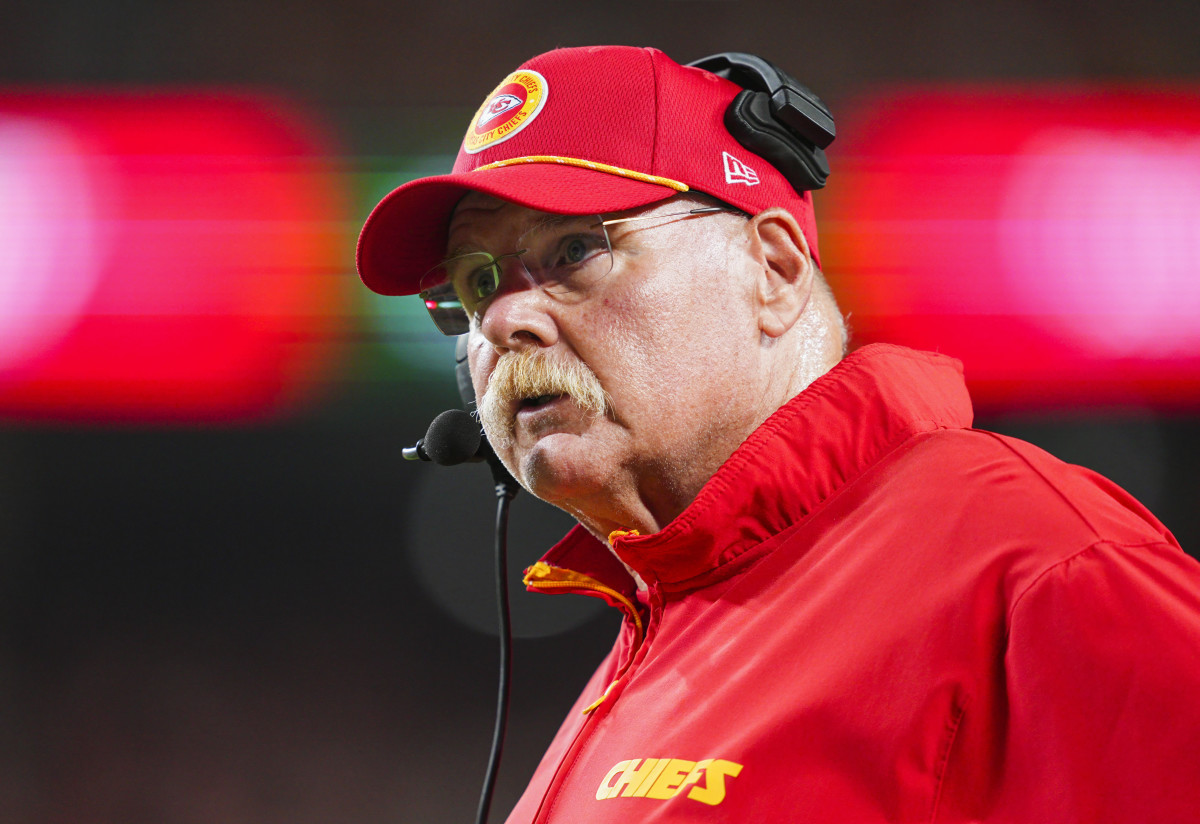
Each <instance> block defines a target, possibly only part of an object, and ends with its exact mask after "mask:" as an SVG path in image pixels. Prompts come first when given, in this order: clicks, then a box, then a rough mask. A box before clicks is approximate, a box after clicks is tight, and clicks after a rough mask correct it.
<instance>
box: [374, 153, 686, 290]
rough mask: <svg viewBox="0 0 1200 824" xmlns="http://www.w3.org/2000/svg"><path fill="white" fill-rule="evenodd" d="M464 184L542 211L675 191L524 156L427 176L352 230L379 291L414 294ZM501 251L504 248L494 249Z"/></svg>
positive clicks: (606, 205)
mask: <svg viewBox="0 0 1200 824" xmlns="http://www.w3.org/2000/svg"><path fill="white" fill-rule="evenodd" d="M468 192H483V193H484V194H489V195H492V196H494V197H498V198H501V199H503V200H508V201H511V202H513V203H516V204H519V205H521V206H527V207H529V208H531V209H537V210H538V211H542V212H553V213H557V214H568V215H590V214H604V213H608V212H619V211H622V210H624V209H632V208H634V207H637V206H644V205H646V204H648V203H654V202H656V201H659V200H663V199H665V198H668V197H671V196H672V195H675V194H678V192H677V191H676V190H674V189H671V188H669V187H667V186H659V185H657V184H654V183H644V182H642V181H640V180H633V179H631V178H626V177H621V176H619V175H616V174H611V173H608V172H600V171H595V170H593V169H586V168H582V167H579V166H568V165H562V164H558V163H552V162H551V163H522V164H518V165H512V166H501V167H498V168H495V169H484V170H479V171H473V172H460V173H458V174H449V175H441V176H438V177H426V178H422V179H420V180H414V181H412V182H411V183H406V184H404V185H403V186H401V187H400V188H398V189H396V190H394V191H393V192H391V193H390V194H389V195H388V196H387V197H385V198H384V199H383V200H381V201H380V202H379V205H378V206H376V207H375V209H374V210H373V211H372V212H371V214H370V216H369V217H368V218H367V222H366V223H365V224H364V225H363V229H362V233H361V234H360V235H359V237H358V254H357V260H358V273H359V276H360V277H361V278H362V281H363V283H365V284H366V285H367V287H368V288H369V289H371V291H373V292H378V293H379V294H381V295H413V294H416V293H417V292H418V291H419V288H418V285H419V283H420V280H421V276H422V275H424V274H425V273H426V272H428V271H429V270H430V269H432V268H433V267H434V266H436V265H437V264H438V263H439V262H440V261H441V260H442V259H443V257H444V256H445V254H446V240H447V234H448V232H449V226H450V216H451V215H452V214H453V212H454V207H455V206H456V205H457V204H458V201H459V200H461V199H462V198H463V196H464V195H466V194H467V193H468ZM500 251H502V250H500Z"/></svg>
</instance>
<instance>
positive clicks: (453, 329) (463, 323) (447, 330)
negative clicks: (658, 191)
mask: <svg viewBox="0 0 1200 824" xmlns="http://www.w3.org/2000/svg"><path fill="white" fill-rule="evenodd" d="M720 213H728V214H740V215H743V216H746V213H745V212H743V211H742V210H741V209H738V208H736V207H734V206H728V205H721V206H698V207H696V208H694V209H687V210H684V211H680V212H668V213H667V214H657V215H634V216H632V217H614V218H608V219H607V220H606V219H605V218H604V215H603V214H599V215H596V217H598V218H600V223H599V224H598V225H599V226H600V228H602V229H603V230H604V242H605V244H606V246H607V248H608V255H609V258H610V263H611V265H614V266H615V265H616V259H615V258H614V257H613V244H612V238H611V237H610V236H609V234H608V227H609V226H612V225H615V224H617V223H632V222H635V221H639V220H654V219H656V218H668V217H693V216H703V215H710V214H720ZM535 228H536V227H535ZM652 228H653V227H652ZM528 251H529V249H528V248H525V249H521V250H519V251H516V252H507V253H505V254H503V255H493V254H492V253H491V252H486V251H482V250H481V251H478V252H467V253H464V254H463V255H455V256H453V257H451V258H447V259H446V260H443V261H442V262H441V263H439V264H438V265H437V266H434V267H433V268H432V269H430V270H429V271H428V272H426V273H425V275H422V280H424V278H425V277H427V276H428V275H429V274H430V273H432V272H435V271H437V270H438V269H440V268H442V267H444V266H445V265H446V264H448V263H450V262H451V261H453V260H456V259H458V258H460V257H465V256H467V255H479V254H482V255H486V256H487V257H489V258H491V262H490V263H485V264H482V265H481V266H480V267H478V268H479V269H486V268H493V269H495V271H494V273H493V274H494V276H495V277H496V282H497V287H496V291H499V285H498V284H499V282H500V277H501V274H502V272H501V270H500V262H501V261H503V260H505V259H506V258H516V259H517V260H518V261H519V262H520V264H521V268H522V269H524V270H525V274H526V275H527V276H528V277H530V278H533V275H532V273H531V272H530V271H529V267H528V265H526V263H525V261H524V259H523V258H522V257H521V256H522V255H524V254H525V253H527V252H528ZM476 271H478V270H476ZM611 271H612V270H611V269H610V270H609V273H611ZM605 277H607V274H606V275H605ZM535 282H536V280H535ZM443 285H445V284H444V283H439V284H437V285H436V286H433V287H430V288H428V289H423V290H421V292H419V293H418V296H419V297H420V298H421V301H422V302H423V303H424V304H425V308H426V310H427V311H428V312H429V316H430V319H431V320H433V324H434V326H436V327H437V329H438V331H439V332H441V333H442V334H443V335H447V336H457V335H463V334H466V333H468V332H470V331H471V323H472V320H473V319H474V317H476V316H477V315H472V314H468V313H467V310H466V307H465V306H463V305H462V303H461V301H462V299H461V297H460V298H459V303H460V306H459V308H460V311H461V318H460V317H459V315H455V314H449V316H448V317H444V319H443V321H439V320H438V315H437V314H436V313H437V312H438V311H439V309H438V308H437V307H438V306H440V305H441V301H437V302H436V303H435V301H433V300H431V299H430V294H431V292H432V291H433V290H434V289H436V288H439V287H441V286H443ZM494 294H495V292H493V293H492V294H491V295H488V298H491V297H492V295H494ZM442 311H443V314H444V315H445V310H442ZM452 321H453V322H456V323H455V325H453V326H448V325H447V324H448V322H452Z"/></svg>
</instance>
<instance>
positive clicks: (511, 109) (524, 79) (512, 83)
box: [463, 69, 547, 154]
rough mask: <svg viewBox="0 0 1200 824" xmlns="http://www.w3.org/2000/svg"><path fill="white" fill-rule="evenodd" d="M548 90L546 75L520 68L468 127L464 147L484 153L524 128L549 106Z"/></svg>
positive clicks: (468, 150)
mask: <svg viewBox="0 0 1200 824" xmlns="http://www.w3.org/2000/svg"><path fill="white" fill-rule="evenodd" d="M546 92H547V86H546V78H544V77H542V76H541V75H540V74H538V73H537V72H535V71H530V70H529V69H520V70H518V71H515V72H513V73H512V74H510V75H509V76H508V77H506V78H504V80H502V81H501V82H500V85H499V86H497V87H496V89H495V91H493V92H492V93H491V94H490V95H488V97H487V100H485V101H484V103H483V105H482V106H480V107H479V111H477V112H476V113H475V118H474V119H473V120H472V121H471V125H470V126H469V127H467V136H466V137H465V138H463V150H464V151H466V152H467V154H475V153H476V152H481V151H483V150H484V149H486V148H487V147H488V146H495V145H496V144H497V143H503V142H504V141H505V140H508V139H509V138H510V137H512V136H513V135H515V134H516V133H517V132H519V131H521V129H524V128H525V127H526V126H528V125H529V124H530V123H531V122H532V121H533V119H534V118H535V117H537V115H538V112H540V111H541V110H542V106H543V105H545V103H546Z"/></svg>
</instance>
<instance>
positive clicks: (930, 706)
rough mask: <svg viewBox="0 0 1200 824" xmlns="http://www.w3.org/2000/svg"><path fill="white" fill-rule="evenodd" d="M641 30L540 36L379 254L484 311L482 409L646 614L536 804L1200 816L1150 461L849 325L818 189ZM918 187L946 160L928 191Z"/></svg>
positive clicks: (613, 581)
mask: <svg viewBox="0 0 1200 824" xmlns="http://www.w3.org/2000/svg"><path fill="white" fill-rule="evenodd" d="M738 92H739V89H738V87H737V86H735V85H734V84H733V83H731V82H729V81H727V80H724V79H721V78H718V77H716V76H714V75H712V74H709V73H707V72H704V71H702V70H700V69H693V68H686V67H681V66H679V65H678V64H676V63H674V62H673V61H671V60H670V59H669V58H667V57H666V56H665V55H663V54H662V53H660V52H657V51H654V50H649V49H632V48H623V47H603V48H591V49H565V50H559V51H555V52H550V53H548V54H545V55H541V56H539V57H537V58H534V59H533V60H531V61H529V62H528V63H526V64H525V65H524V66H523V67H522V68H521V69H519V70H518V71H517V72H515V73H514V74H513V75H510V76H509V77H508V78H506V79H505V81H504V82H502V83H501V84H500V86H499V87H497V89H496V91H495V92H493V94H492V95H490V96H489V97H488V99H487V100H486V101H485V103H484V105H483V107H481V109H480V111H479V113H478V114H477V115H476V117H475V119H474V121H473V122H472V124H471V126H470V127H469V129H468V132H467V137H466V138H465V140H464V144H463V150H462V152H461V153H460V154H459V158H458V161H457V162H456V164H455V169H454V173H453V174H451V175H448V176H444V177H440V178H429V179H425V180H419V181H415V182H413V183H410V184H407V185H406V186H403V187H401V188H400V189H398V190H396V191H395V192H393V193H392V194H391V195H389V196H388V197H387V198H385V199H384V201H383V202H382V203H381V204H380V205H379V206H378V207H377V208H376V210H375V211H374V212H373V213H372V215H371V217H370V218H369V219H368V221H367V224H366V226H365V227H364V229H363V234H362V238H361V240H360V246H359V269H360V272H361V274H362V277H363V279H364V281H365V282H366V283H367V285H368V286H370V287H371V288H372V289H374V290H376V291H378V292H381V293H384V294H412V293H417V292H421V293H422V294H423V295H424V296H425V300H426V304H427V306H429V308H430V311H431V313H432V314H433V316H434V319H435V321H437V322H438V323H439V325H440V326H442V328H443V329H444V330H445V331H448V332H452V333H455V332H460V331H462V332H466V333H467V334H469V353H470V365H471V376H472V380H473V382H474V386H475V390H476V392H477V394H478V396H479V397H480V398H481V401H480V414H481V418H482V421H483V424H484V429H485V431H486V433H487V435H488V438H489V440H491V442H492V443H493V445H494V446H495V448H496V450H497V452H498V454H499V455H500V457H501V458H502V460H503V461H504V463H505V465H506V466H508V467H509V469H510V470H511V471H512V472H513V474H514V475H515V477H516V478H517V479H518V480H519V481H520V482H521V483H522V484H523V485H524V486H525V487H526V488H528V489H529V490H530V491H532V492H533V493H534V494H536V495H538V496H539V497H541V498H543V499H545V500H547V501H550V502H552V503H554V504H556V505H558V506H560V507H562V508H563V509H565V510H566V511H568V512H570V513H571V514H572V515H573V516H575V517H576V518H577V519H578V521H579V523H580V525H581V526H580V527H579V528H577V529H576V530H574V531H573V532H572V533H571V534H569V535H568V536H567V537H566V538H565V539H564V540H563V541H562V542H561V543H559V544H558V545H557V546H556V547H554V548H553V549H552V550H551V551H550V552H549V554H548V555H547V556H546V557H545V558H544V559H543V560H542V561H541V562H539V563H538V564H536V565H534V566H533V567H532V568H531V569H530V570H529V571H528V573H527V578H526V583H527V585H528V587H529V588H530V589H531V590H535V591H546V592H553V593H564V592H579V593H584V594H589V595H595V596H599V597H602V598H604V599H605V600H607V601H608V602H609V603H611V604H612V605H614V606H615V607H617V608H619V609H621V610H622V611H623V612H624V613H625V616H626V620H625V623H624V625H623V629H622V632H621V634H620V636H619V637H618V639H617V642H616V645H615V646H614V648H613V650H612V652H611V654H610V655H609V656H608V658H607V659H606V660H605V661H604V662H603V663H602V664H601V665H600V667H599V669H598V670H597V672H596V674H595V676H594V677H593V679H592V680H591V682H590V683H589V684H588V686H587V687H586V688H585V689H584V691H583V694H582V695H581V696H580V698H579V701H578V704H577V706H576V707H575V709H573V710H572V711H571V713H570V714H569V715H568V717H567V719H566V720H565V721H564V722H563V725H562V728H561V730H560V732H559V734H558V736H557V737H556V738H555V740H554V742H553V743H552V744H551V746H550V749H549V751H548V752H547V753H546V755H545V757H544V759H543V761H542V763H541V765H540V766H539V768H538V770H537V772H536V774H535V775H534V777H533V779H532V781H531V783H530V785H529V788H528V789H527V790H526V792H525V794H524V796H523V797H522V799H521V801H520V802H519V804H518V805H517V808H516V809H515V810H514V811H513V813H512V817H511V818H510V821H514V822H527V821H539V822H542V821H563V822H568V821H569V822H617V821H621V822H629V821H692V820H695V821H810V820H811V821H854V822H857V821H977V820H988V821H1135V820H1136V821H1155V822H1161V821H1184V820H1194V816H1195V811H1196V810H1197V809H1200V781H1198V780H1197V777H1198V776H1200V701H1197V698H1196V696H1197V695H1200V689H1198V688H1200V572H1198V565H1197V564H1196V563H1195V562H1194V561H1193V560H1191V559H1190V558H1189V557H1187V556H1186V555H1185V554H1184V553H1183V552H1182V551H1181V550H1180V548H1179V547H1178V545H1177V544H1176V542H1175V540H1174V538H1173V537H1172V536H1171V534H1170V533H1169V532H1168V531H1167V530H1166V528H1165V527H1163V526H1162V525H1161V524H1160V523H1158V521H1156V520H1155V519H1154V517H1153V516H1152V515H1150V513H1148V512H1147V511H1146V510H1145V509H1144V508H1142V507H1141V506H1140V505H1139V504H1138V503H1137V502H1136V501H1134V500H1133V499H1131V498H1130V497H1129V496H1128V495H1127V494H1125V493H1124V492H1123V491H1121V490H1120V489H1118V488H1116V487H1115V486H1114V485H1112V484H1111V483H1109V482H1107V481H1105V480H1104V479H1102V478H1099V477H1098V476H1096V475H1094V474H1092V473H1090V472H1088V471H1087V470H1083V469H1080V468H1078V467H1071V466H1067V465H1064V464H1062V463H1060V462H1058V461H1056V460H1055V459H1054V458H1052V457H1050V456H1048V455H1046V454H1045V453H1043V452H1041V451H1040V450H1038V449H1036V448H1034V447H1032V446H1030V445H1029V444H1025V443H1022V442H1019V441H1015V440H1012V439H1009V438H1004V437H1002V436H999V435H995V434H991V433H987V432H982V431H977V430H973V429H971V428H970V425H971V407H970V400H969V398H968V396H967V394H966V390H965V387H964V385H963V382H962V378H961V374H960V366H959V364H958V363H957V362H956V361H953V360H951V359H949V358H946V357H943V356H939V355H934V354H929V353H919V352H913V351H909V350H905V349H901V348H899V347H892V346H886V345H876V346H868V347H864V348H862V349H860V350H858V351H856V352H854V353H853V354H851V355H849V356H846V357H843V351H844V344H845V332H844V330H843V327H842V324H841V319H840V315H839V313H838V310H837V306H836V303H835V302H834V299H833V296H832V295H831V294H830V292H829V290H828V288H827V287H826V285H825V282H824V279H823V276H822V274H821V272H820V269H819V268H818V267H819V253H818V248H817V236H816V225H815V221H814V218H813V213H812V201H811V196H810V194H809V193H808V192H798V191H797V190H796V189H795V188H793V186H792V185H790V184H789V183H788V181H787V180H785V179H784V177H783V176H782V175H781V174H780V172H779V171H778V170H777V169H775V168H774V167H773V166H772V164H770V163H768V162H767V161H766V160H765V159H764V158H763V157H760V156H758V155H757V154H755V153H754V152H751V151H749V150H747V149H746V148H745V147H744V146H742V145H741V143H739V141H737V140H735V139H734V138H733V136H732V135H731V134H730V133H729V131H728V130H727V128H726V126H725V120H724V113H725V110H726V108H727V107H728V106H729V104H730V102H731V101H732V100H733V99H734V98H735V96H736V95H737V94H738ZM914 196H915V197H917V196H920V195H919V193H914Z"/></svg>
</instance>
